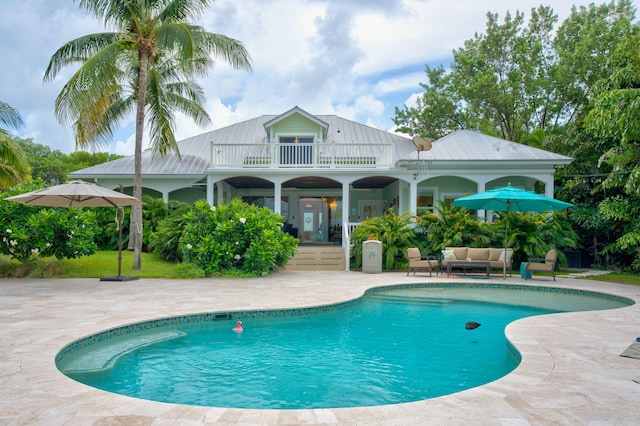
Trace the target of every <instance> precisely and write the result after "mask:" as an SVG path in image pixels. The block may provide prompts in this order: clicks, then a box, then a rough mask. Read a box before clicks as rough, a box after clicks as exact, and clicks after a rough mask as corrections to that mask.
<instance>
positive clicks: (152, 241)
mask: <svg viewBox="0 0 640 426" xmlns="http://www.w3.org/2000/svg"><path fill="white" fill-rule="evenodd" d="M145 206H146V205H145ZM191 209H192V206H191V205H190V204H187V203H183V202H177V201H172V202H170V204H169V209H168V214H167V216H166V217H164V218H163V219H162V220H160V221H159V222H158V224H157V225H156V227H155V232H153V233H151V236H150V238H149V248H150V249H151V250H153V252H154V253H155V254H157V255H159V256H161V257H163V258H164V259H167V260H173V261H182V250H181V247H180V239H181V238H182V235H183V234H184V228H185V218H186V217H187V213H188V212H189V211H190V210H191Z"/></svg>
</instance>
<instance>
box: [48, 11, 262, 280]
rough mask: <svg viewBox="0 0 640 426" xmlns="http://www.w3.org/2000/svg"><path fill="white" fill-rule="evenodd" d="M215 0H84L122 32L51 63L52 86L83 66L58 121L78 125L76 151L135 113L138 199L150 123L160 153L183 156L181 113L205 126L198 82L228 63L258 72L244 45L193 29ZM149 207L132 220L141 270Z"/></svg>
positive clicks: (64, 94) (93, 37) (88, 40)
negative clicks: (178, 135)
mask: <svg viewBox="0 0 640 426" xmlns="http://www.w3.org/2000/svg"><path fill="white" fill-rule="evenodd" d="M210 3H211V1H209V0H80V1H79V6H80V8H82V9H85V10H87V11H88V12H89V13H91V14H93V15H94V16H96V17H97V18H99V19H103V20H104V23H105V25H107V26H111V27H114V28H115V31H114V32H104V33H98V34H90V35H87V36H83V37H80V38H78V39H75V40H73V41H70V42H68V43H67V44H65V45H64V46H62V47H61V48H60V49H59V50H58V51H57V52H56V53H55V54H54V55H53V56H52V58H51V60H50V62H49V66H48V68H47V70H46V72H45V76H44V79H45V81H49V80H53V79H54V78H55V77H56V76H57V75H58V72H59V71H60V70H61V69H62V68H63V67H65V66H68V65H74V64H77V63H80V64H81V67H80V69H79V70H78V71H77V72H76V73H75V74H74V75H73V76H72V77H71V79H70V80H69V82H68V83H67V84H66V85H65V86H64V88H63V89H62V91H61V93H60V94H59V95H58V98H57V99H56V107H55V111H56V116H57V118H58V120H60V121H61V122H63V123H68V124H70V125H71V126H73V127H74V129H75V133H76V145H77V146H79V147H85V146H88V145H93V144H101V143H104V142H106V141H108V140H110V139H111V137H112V136H113V133H114V130H115V129H116V127H117V126H118V125H119V124H120V123H121V122H122V120H123V119H124V117H125V116H126V115H127V114H128V113H129V112H130V111H132V110H135V117H136V118H135V123H136V137H135V154H134V155H135V160H134V162H135V165H134V182H133V195H134V196H135V197H137V198H138V199H142V142H143V135H144V133H145V127H144V126H145V122H146V123H147V124H148V126H149V128H148V133H149V135H150V140H151V148H152V151H153V152H154V154H157V155H159V156H164V155H166V154H167V153H169V152H170V151H174V152H176V153H177V154H178V155H179V152H178V148H177V145H176V141H175V135H174V126H175V121H174V116H173V111H175V110H177V111H180V112H182V113H184V114H185V115H187V116H189V117H191V118H193V119H194V120H195V121H196V123H198V124H205V123H207V122H208V121H209V116H208V114H207V113H206V111H205V110H204V109H203V108H202V106H201V105H202V103H203V102H204V96H203V93H202V90H201V88H200V86H198V85H197V84H196V83H195V82H194V81H192V78H194V77H199V76H203V75H205V74H206V73H207V71H208V70H209V69H211V66H212V65H213V59H212V58H220V59H222V60H224V61H225V62H227V63H229V64H230V65H231V66H232V67H233V68H236V69H244V70H250V69H251V62H250V58H249V54H248V52H247V51H246V49H245V48H244V46H243V44H242V43H241V42H239V41H237V40H234V39H232V38H229V37H226V36H224V35H220V34H214V33H210V32H207V31H205V30H204V29H203V28H202V27H200V26H197V25H193V24H190V23H187V22H186V21H187V20H189V19H193V18H196V17H197V16H198V15H199V14H201V13H202V12H203V11H204V10H205V9H206V8H207V7H208V6H209V5H210ZM142 228H143V223H142V208H141V207H140V206H134V207H133V208H132V214H131V224H130V229H131V230H132V232H131V235H130V237H131V240H132V241H130V247H131V246H132V247H133V249H134V261H133V268H134V269H140V267H141V252H142Z"/></svg>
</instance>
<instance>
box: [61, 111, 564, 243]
mask: <svg viewBox="0 0 640 426" xmlns="http://www.w3.org/2000/svg"><path fill="white" fill-rule="evenodd" d="M423 142H424V141H423ZM424 145H425V144H422V146H421V145H420V144H418V145H416V143H414V141H413V140H412V139H410V138H406V137H403V136H400V135H397V134H393V133H389V132H385V131H381V130H378V129H375V128H372V127H369V126H365V125H363V124H359V123H356V122H353V121H350V120H347V119H344V118H341V117H338V116H335V115H312V114H309V113H308V112H306V111H304V110H302V109H300V108H298V107H294V108H292V109H291V110H289V111H287V112H285V113H284V114H281V115H264V116H261V117H257V118H254V119H251V120H248V121H244V122H241V123H238V124H234V125H231V126H228V127H225V128H222V129H218V130H213V131H210V132H207V133H203V134H201V135H198V136H194V137H192V138H189V139H185V140H182V141H180V142H178V146H179V150H180V153H181V155H182V160H180V159H179V158H178V157H177V156H176V155H173V154H171V155H169V156H167V157H166V158H164V159H152V155H151V152H145V153H143V158H142V168H143V186H144V191H143V193H144V194H149V195H152V196H156V197H162V198H163V199H164V200H165V201H169V200H180V201H187V202H193V201H196V200H198V199H201V198H206V199H207V201H208V202H209V203H210V204H218V203H224V202H226V201H229V200H231V199H232V198H234V197H241V198H242V199H243V200H245V201H247V202H250V203H255V204H259V205H266V206H268V207H269V208H271V209H272V210H274V211H276V212H278V213H281V214H282V215H283V216H284V218H285V220H286V221H287V223H289V224H290V225H289V227H291V228H293V230H294V232H296V231H297V236H298V237H299V238H300V241H301V243H310V244H312V243H323V242H329V241H334V242H336V243H337V242H338V241H342V244H343V245H344V246H346V245H347V244H348V235H349V234H348V232H349V230H350V229H353V227H354V226H356V225H357V224H358V223H359V222H361V221H362V220H363V219H365V218H367V217H370V216H377V215H380V214H381V213H382V212H383V211H385V210H386V209H388V208H391V207H393V208H394V210H395V211H396V212H399V213H401V212H405V211H408V212H411V213H420V212H423V211H425V210H429V209H432V208H433V206H434V203H435V202H436V201H438V200H442V201H445V202H450V201H452V200H453V199H455V198H457V197H461V196H464V195H467V194H471V193H476V192H482V191H485V190H487V189H491V188H497V187H500V186H505V185H507V184H508V183H511V184H512V185H513V186H515V187H520V188H525V189H527V190H534V186H535V185H536V184H537V183H538V186H539V187H540V186H541V185H540V184H539V183H541V184H542V186H543V187H544V193H545V195H546V196H548V197H553V175H554V170H555V168H556V167H558V166H563V165H566V164H569V163H570V162H571V161H572V159H571V158H570V157H566V156H563V155H558V154H554V153H552V152H548V151H544V150H541V149H536V148H532V147H529V146H525V145H521V144H518V143H513V142H509V141H506V140H502V139H498V138H495V137H491V136H487V135H484V134H482V133H479V132H475V131H469V130H458V131H456V132H453V133H451V134H449V135H448V136H445V137H443V138H441V139H438V140H436V141H434V142H433V143H432V144H431V148H430V149H428V148H429V146H428V145H429V144H426V145H427V146H424ZM427 149H428V150H427ZM133 171H134V158H133V156H131V157H126V158H121V159H119V160H115V161H111V162H108V163H104V164H100V165H97V166H94V167H89V168H87V169H83V170H79V171H77V172H74V173H71V175H70V177H73V178H80V179H85V180H92V181H94V182H96V183H98V184H99V185H101V186H104V187H108V188H112V189H113V188H117V187H118V186H119V185H123V186H124V187H125V188H130V187H131V186H132V185H133ZM274 200H278V201H277V202H274ZM479 214H486V212H479Z"/></svg>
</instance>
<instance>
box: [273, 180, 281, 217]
mask: <svg viewBox="0 0 640 426" xmlns="http://www.w3.org/2000/svg"><path fill="white" fill-rule="evenodd" d="M281 206H282V183H281V182H280V181H277V182H274V184H273V212H274V213H277V214H280V215H281V214H282V208H281Z"/></svg>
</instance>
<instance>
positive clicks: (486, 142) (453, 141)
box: [403, 130, 573, 164]
mask: <svg viewBox="0 0 640 426" xmlns="http://www.w3.org/2000/svg"><path fill="white" fill-rule="evenodd" d="M431 145H432V148H431V150H429V151H423V152H421V153H420V159H421V160H430V161H434V162H435V161H496V160H497V161H500V160H502V161H504V160H508V161H544V160H548V161H554V162H558V163H559V164H564V163H567V162H570V161H571V160H573V159H572V158H571V157H567V156H564V155H560V154H555V153H553V152H550V151H545V150H543V149H538V148H534V147H531V146H527V145H522V144H519V143H516V142H511V141H507V140H504V139H500V138H496V137H493V136H488V135H485V134H484V133H480V132H477V131H473V130H456V131H455V132H453V133H450V134H448V135H447V136H445V137H443V138H440V139H438V140H436V141H434V142H432V144H431ZM417 158H418V157H417V152H413V153H411V154H409V155H408V156H407V157H404V158H403V160H416V159H417Z"/></svg>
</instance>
